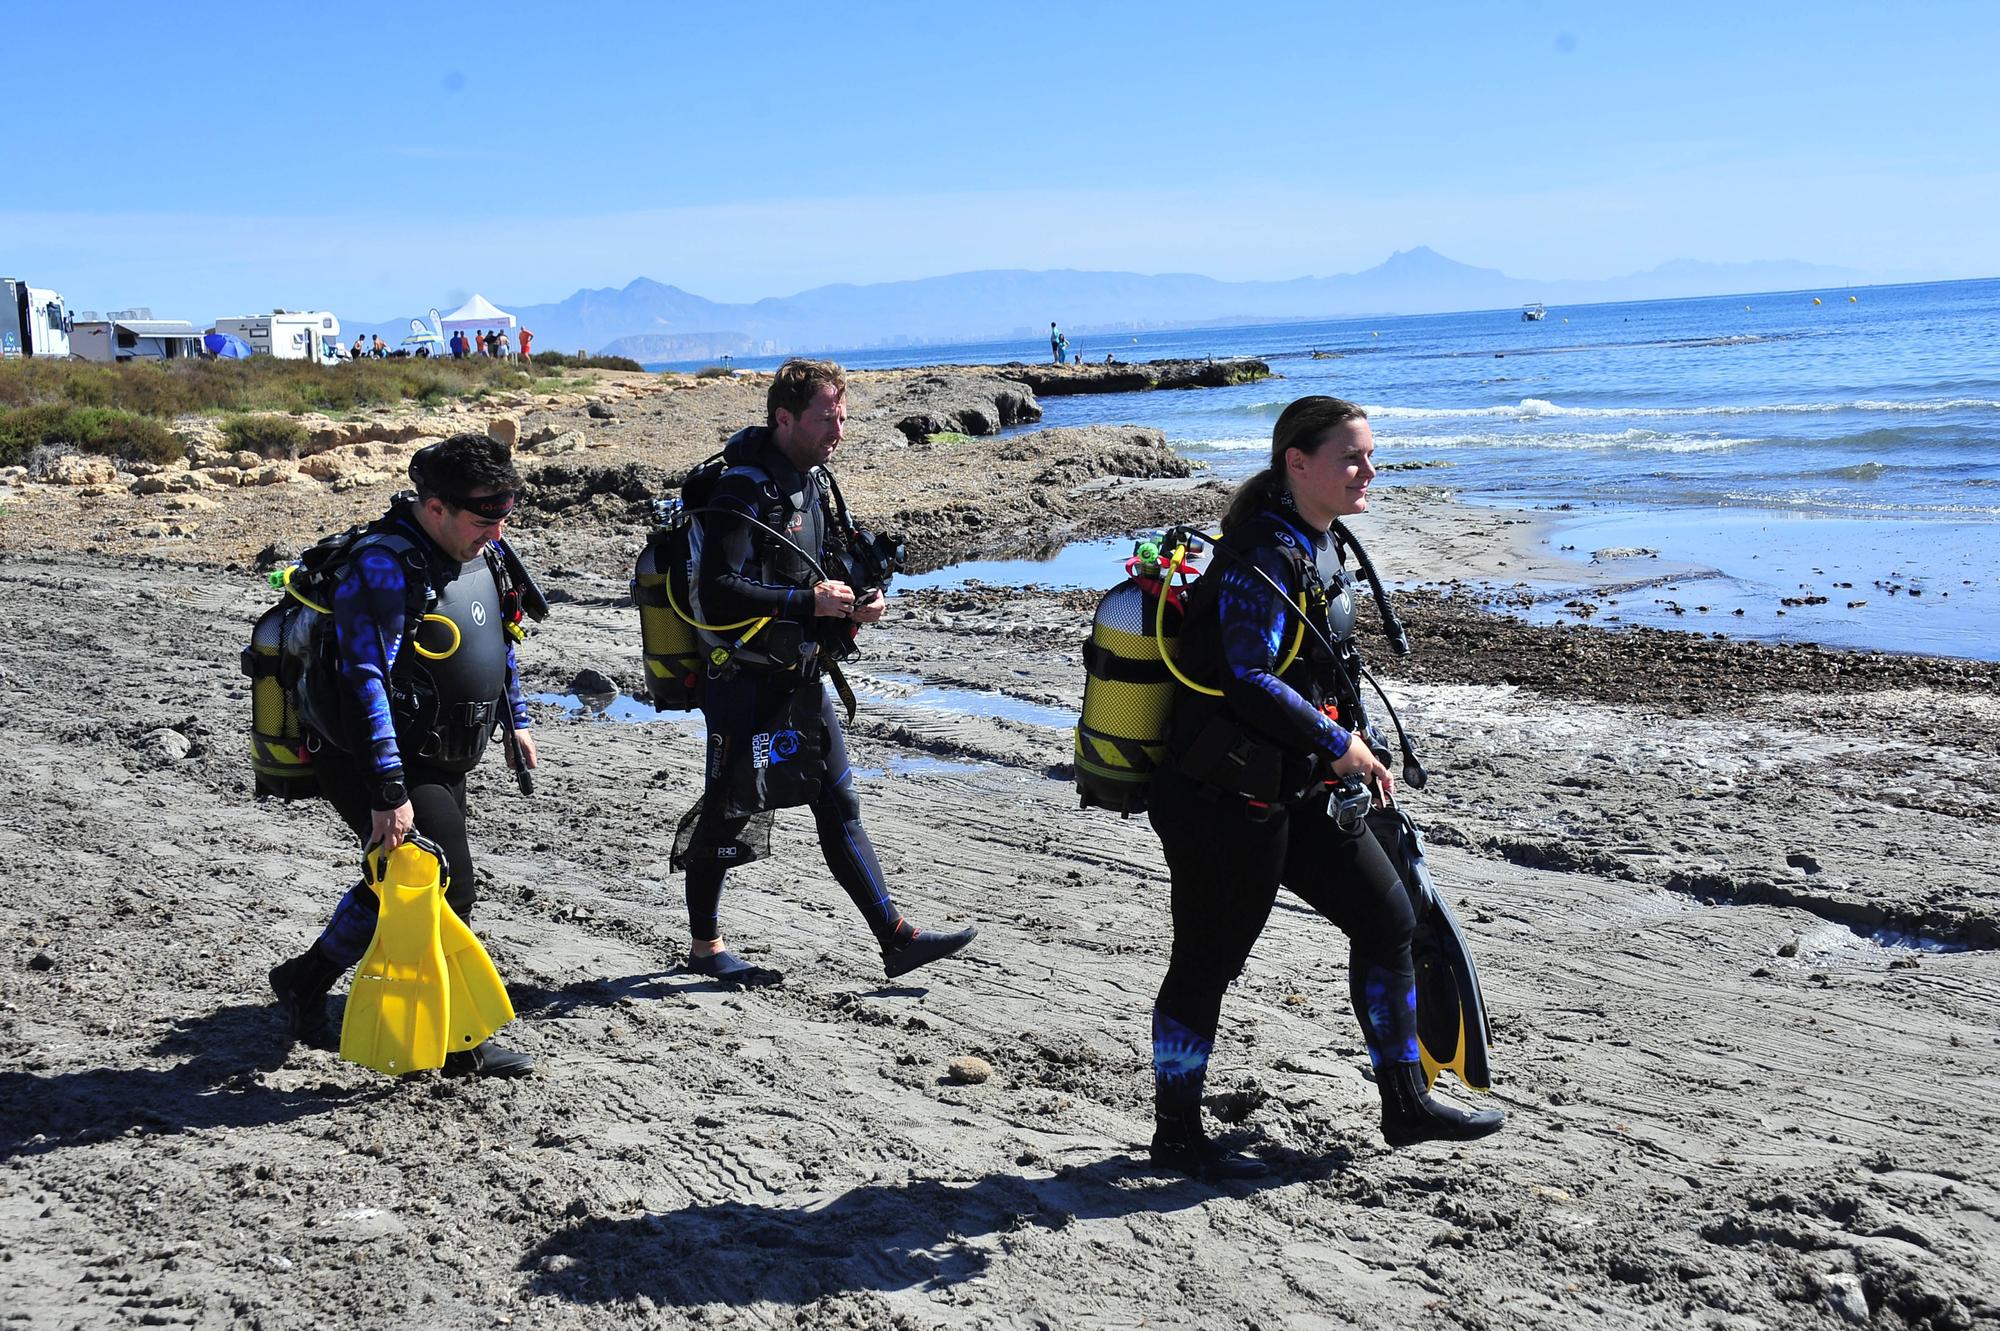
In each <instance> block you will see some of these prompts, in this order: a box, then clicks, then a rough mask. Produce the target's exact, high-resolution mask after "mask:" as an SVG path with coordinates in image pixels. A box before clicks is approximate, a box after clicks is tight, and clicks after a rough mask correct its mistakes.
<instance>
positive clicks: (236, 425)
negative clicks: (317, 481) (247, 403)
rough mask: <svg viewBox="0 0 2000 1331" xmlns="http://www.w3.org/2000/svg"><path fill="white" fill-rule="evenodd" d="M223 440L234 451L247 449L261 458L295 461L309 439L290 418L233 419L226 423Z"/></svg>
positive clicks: (303, 429)
mask: <svg viewBox="0 0 2000 1331" xmlns="http://www.w3.org/2000/svg"><path fill="white" fill-rule="evenodd" d="M222 437H223V438H224V439H227V440H228V441H229V446H230V447H231V448H233V449H246V448H247V449H249V450H250V451H251V452H252V453H255V454H257V455H258V456H259V457H266V458H295V457H297V456H298V455H299V454H300V452H302V451H303V450H304V448H305V446H306V439H307V437H308V436H307V432H306V427H305V426H303V425H301V424H299V423H298V422H297V421H295V420H293V419H292V418H291V417H289V416H232V417H230V418H229V419H228V420H226V421H224V422H223V423H222Z"/></svg>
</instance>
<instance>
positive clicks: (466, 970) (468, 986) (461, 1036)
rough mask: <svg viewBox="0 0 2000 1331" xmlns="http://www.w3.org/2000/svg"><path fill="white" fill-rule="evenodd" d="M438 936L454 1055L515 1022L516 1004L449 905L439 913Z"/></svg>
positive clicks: (448, 1036) (448, 1031)
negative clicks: (441, 940)
mask: <svg viewBox="0 0 2000 1331" xmlns="http://www.w3.org/2000/svg"><path fill="white" fill-rule="evenodd" d="M438 930H439V934H440V935H441V937H442V939H443V945H444V970H445V983H446V986H447V988H448V989H449V991H450V995H451V998H450V1004H449V1007H448V1009H447V1012H446V1016H445V1031H446V1041H447V1045H448V1047H449V1048H450V1049H451V1050H452V1051H453V1052H458V1051H461V1050H466V1049H470V1048H472V1047H473V1046H474V1045H477V1044H482V1043H484V1042H485V1040H486V1037H487V1036H489V1035H491V1034H493V1032H495V1031H497V1030H499V1029H500V1028H501V1027H502V1026H505V1025H506V1024H507V1023H508V1022H510V1021H512V1020H514V1004H513V1002H512V1001H511V1000H510V999H509V998H508V997H507V986H506V985H505V984H503V983H501V980H500V972H499V971H496V970H494V969H493V959H492V958H491V957H489V956H487V955H486V949H485V948H483V947H481V946H480V945H479V940H478V939H477V938H474V937H473V936H472V930H470V929H468V928H467V927H466V925H465V921H464V920H461V919H459V918H458V912H457V911H455V910H453V909H452V908H451V904H450V903H449V902H447V903H445V906H444V909H443V910H442V911H440V912H439V926H438Z"/></svg>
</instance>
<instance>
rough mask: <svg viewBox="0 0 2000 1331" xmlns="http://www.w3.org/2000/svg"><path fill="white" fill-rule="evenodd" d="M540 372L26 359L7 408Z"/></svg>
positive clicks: (276, 398) (502, 382)
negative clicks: (109, 363) (113, 362)
mask: <svg viewBox="0 0 2000 1331" xmlns="http://www.w3.org/2000/svg"><path fill="white" fill-rule="evenodd" d="M535 359H536V360H540V359H541V357H539V356H537V357H536V358H535ZM530 378H531V377H530V376H529V375H528V374H527V373H525V372H524V371H523V370H522V369H521V368H520V367H519V366H518V364H516V363H514V362H509V361H497V360H484V359H479V358H473V357H468V358H467V359H465V360H424V359H398V358H391V359H387V360H361V361H354V362H351V363H349V364H345V365H334V366H321V365H314V364H310V363H309V362H306V361H295V360H272V359H271V358H270V357H268V356H255V357H252V358H251V359H249V360H192V361H167V362H159V363H143V364H142V363H138V362H132V363H128V364H124V365H94V364H91V363H89V362H85V361H54V360H27V359H23V360H10V361H4V362H0V408H7V407H35V406H47V405H54V406H71V407H108V408H113V409H116V410H118V411H124V412H136V413H137V414H139V415H142V416H155V417H161V418H169V419H170V418H172V417H174V416H180V415H186V414H191V413H220V412H238V411H264V412H291V413H299V412H306V411H323V412H328V413H340V412H350V411H357V410H360V409H361V408H364V407H376V406H393V405H398V404H400V403H402V402H405V401H417V402H422V403H426V404H432V403H437V402H443V401H446V400H448V399H451V398H459V397H470V396H472V395H474V394H476V393H478V392H479V391H480V390H482V389H483V390H485V391H487V392H489V393H491V392H496V391H509V390H515V389H521V388H525V387H527V385H528V383H529V382H530Z"/></svg>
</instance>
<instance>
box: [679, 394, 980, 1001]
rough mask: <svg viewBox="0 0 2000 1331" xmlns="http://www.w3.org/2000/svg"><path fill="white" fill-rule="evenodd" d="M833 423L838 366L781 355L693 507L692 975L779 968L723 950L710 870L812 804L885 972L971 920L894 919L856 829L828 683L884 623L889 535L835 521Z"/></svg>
mask: <svg viewBox="0 0 2000 1331" xmlns="http://www.w3.org/2000/svg"><path fill="white" fill-rule="evenodd" d="M846 421H847V375H846V373H845V372H844V371H843V370H842V369H841V368H840V366H838V365H835V364H834V363H833V362H831V361H819V360H798V359H794V360H788V361H786V362H785V363H784V364H783V365H781V366H779V367H778V371H777V373H776V375H774V376H773V377H772V380H771V387H770V390H769V392H768V394H767V396H766V401H765V420H764V424H762V425H753V426H750V427H748V428H746V429H743V430H739V431H737V432H736V434H734V435H733V436H731V437H730V439H729V442H728V443H726V444H725V445H724V446H723V452H722V456H723V460H724V462H725V464H726V466H727V469H726V470H725V471H724V472H723V473H722V475H721V477H720V478H719V479H718V480H717V481H716V483H715V489H714V492H713V493H712V495H711V496H710V497H709V498H708V500H707V502H706V504H705V505H704V507H705V508H706V509H708V510H709V511H708V512H706V513H703V514H698V515H697V516H696V517H695V518H694V522H695V531H694V543H693V550H694V570H693V576H692V577H691V578H690V579H689V582H690V587H689V593H688V597H689V600H690V602H691V605H690V606H689V607H688V608H689V612H690V613H689V618H690V619H692V620H693V621H694V622H695V623H696V624H698V625H699V624H712V625H716V626H718V628H717V629H715V630H713V631H709V630H703V632H702V638H703V642H704V643H705V645H706V646H707V647H708V648H709V649H710V653H711V656H710V659H711V660H712V661H714V662H715V665H713V666H712V667H711V668H710V670H709V671H708V674H707V677H706V678H705V679H704V680H703V682H702V686H701V694H700V706H701V714H702V717H703V719H704V720H705V721H706V722H707V723H708V763H707V769H706V773H705V780H704V785H703V790H702V796H701V799H700V800H699V801H698V802H697V803H696V804H695V806H694V807H693V808H692V809H690V810H688V812H687V814H686V816H684V817H683V818H682V819H681V821H680V826H679V828H678V830H677V831H676V834H675V837H674V848H673V855H672V864H673V867H674V868H676V869H683V870H685V871H686V873H687V912H688V931H689V934H690V936H691V939H692V942H691V943H690V945H689V949H688V969H689V970H691V971H693V972H695V973H696V974H698V975H706V976H709V977H711V978H713V979H715V980H716V981H717V982H719V983H721V984H724V985H726V986H728V987H730V988H738V989H740V988H746V987H756V986H760V985H770V984H777V983H780V982H781V981H782V980H783V978H784V976H783V975H782V974H781V973H780V972H778V971H776V970H773V969H770V968H768V967H764V966H757V965H753V964H751V963H750V962H747V961H744V960H743V959H741V958H740V957H738V956H736V954H734V953H733V952H731V951H730V950H729V948H728V946H727V944H725V942H724V941H723V936H722V920H721V900H722V882H723V878H724V876H725V875H726V874H727V873H728V871H729V869H730V868H731V866H734V865H739V864H748V863H750V862H751V861H753V860H758V859H762V858H764V856H765V855H767V854H768V853H769V850H770V835H771V833H770V828H771V814H772V811H773V810H776V809H782V808H788V807H793V806H796V805H800V804H804V805H807V806H808V807H810V808H811V810H812V816H813V823H814V826H815V827H816V829H817V831H818V833H819V845H820V853H821V854H822V855H823V856H824V857H825V859H826V866H827V868H828V869H829V870H830V871H831V872H832V874H833V877H834V879H835V881H837V882H838V883H839V884H840V885H841V887H843V888H844V889H846V891H847V896H848V899H849V900H851V901H852V902H853V903H854V905H855V908H856V909H858V910H859V911H860V912H861V915H862V918H863V919H865V920H866V921H867V923H868V928H869V930H870V931H871V932H872V933H873V934H874V935H875V943H876V945H877V946H878V947H879V948H880V949H881V952H882V967H883V970H884V971H885V972H886V973H887V974H888V976H889V977H890V978H891V979H894V978H895V977H896V976H899V975H904V974H907V973H908V972H910V971H912V970H915V969H916V968H917V967H919V966H921V965H924V964H925V963H926V962H931V961H936V960H938V959H939V958H942V957H948V956H950V955H951V954H952V953H954V952H957V951H958V950H959V949H960V948H963V947H964V946H965V945H966V944H967V943H970V942H971V941H972V939H973V936H974V934H975V933H976V932H977V930H975V929H972V928H965V929H960V930H957V931H956V932H953V933H939V932H937V931H935V930H931V929H919V928H917V927H916V926H915V925H913V924H911V923H910V922H909V921H908V920H906V919H904V918H903V916H902V914H901V912H899V911H898V910H897V909H896V905H895V903H894V902H893V901H892V900H890V897H889V885H888V883H887V882H886V881H885V879H884V878H883V875H882V866H881V864H880V863H878V862H877V860H876V857H875V847H874V845H873V844H872V843H871V842H870V841H869V838H868V832H867V829H866V828H864V827H863V826H862V825H861V800H860V795H859V792H858V791H857V790H856V789H855V779H854V772H853V769H852V768H850V767H849V766H848V761H847V743H846V739H845V737H844V736H843V734H842V731H841V718H840V713H839V710H838V709H837V708H836V707H835V704H834V695H833V693H831V692H829V691H828V687H827V686H828V684H829V683H831V684H832V685H833V687H834V689H836V690H838V691H840V693H841V694H842V695H843V697H844V698H846V699H847V700H848V706H849V707H850V708H851V707H852V705H853V704H852V701H851V700H852V697H853V695H852V692H851V691H850V690H848V688H847V683H846V680H845V679H844V678H843V676H842V675H841V673H840V667H839V658H841V657H843V656H846V655H848V654H850V653H851V652H852V651H853V649H854V639H855V636H856V635H857V634H858V633H859V631H860V629H861V627H862V626H864V625H867V624H873V623H876V622H877V621H879V620H880V619H881V618H882V612H883V609H884V608H885V606H886V605H887V601H886V599H885V597H884V595H883V585H884V584H885V583H886V582H887V580H888V577H889V575H890V574H891V573H893V572H894V571H895V570H896V567H897V566H898V565H899V564H900V561H901V542H900V541H899V540H896V539H894V538H886V537H880V536H870V535H869V534H868V533H865V532H861V531H859V530H857V529H856V528H855V526H854V524H853V523H852V521H851V520H850V519H849V518H848V515H847V506H846V504H845V503H844V502H843V501H842V500H841V498H840V491H839V488H838V487H837V486H836V485H835V484H834V481H833V476H832V473H831V472H829V471H828V470H827V463H828V462H830V461H831V460H832V458H833V454H834V451H835V450H836V449H837V448H839V446H840V441H841V437H842V435H843V433H844V432H845V426H846ZM760 621H762V623H761V626H760V627H758V628H757V629H755V630H753V631H751V632H747V633H746V632H744V627H745V626H746V625H749V624H753V623H759V622H760ZM720 626H732V627H727V628H723V627H720Z"/></svg>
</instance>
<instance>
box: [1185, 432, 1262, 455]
mask: <svg viewBox="0 0 2000 1331" xmlns="http://www.w3.org/2000/svg"><path fill="white" fill-rule="evenodd" d="M1176 446H1177V447H1179V448H1180V449H1181V451H1182V452H1190V453H1207V452H1211V451H1213V452H1217V453H1235V452H1241V451H1243V450H1245V449H1253V448H1254V449H1257V450H1258V451H1260V452H1264V451H1269V449H1270V447H1271V436H1270V435H1267V434H1266V435H1253V436H1250V437H1247V438H1237V439H1187V440H1181V441H1178V443H1177V445H1176Z"/></svg>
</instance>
